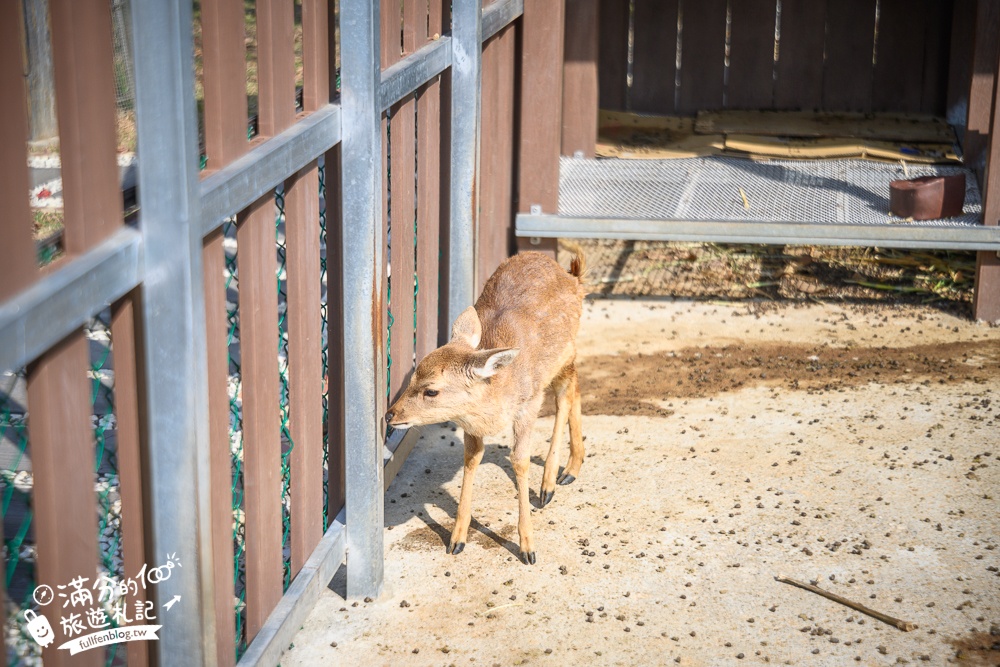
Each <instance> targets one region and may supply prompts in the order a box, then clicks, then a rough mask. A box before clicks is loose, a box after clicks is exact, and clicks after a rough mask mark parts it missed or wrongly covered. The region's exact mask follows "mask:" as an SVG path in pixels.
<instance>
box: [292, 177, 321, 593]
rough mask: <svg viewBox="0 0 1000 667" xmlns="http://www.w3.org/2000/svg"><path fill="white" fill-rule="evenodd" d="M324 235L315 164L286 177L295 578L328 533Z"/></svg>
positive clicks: (293, 566) (293, 571) (293, 557)
mask: <svg viewBox="0 0 1000 667" xmlns="http://www.w3.org/2000/svg"><path fill="white" fill-rule="evenodd" d="M319 238H320V236H319V169H318V167H317V165H316V163H315V162H314V163H312V164H311V165H309V166H308V167H306V168H305V169H303V170H301V171H300V172H299V173H298V174H296V175H295V176H293V177H291V178H289V179H288V180H286V181H285V271H286V273H287V276H288V278H287V281H288V282H287V289H288V292H287V294H288V297H287V298H288V307H287V310H286V317H287V318H288V401H289V417H288V418H289V433H290V435H291V438H292V443H293V447H292V451H291V454H290V455H289V456H290V458H291V460H290V465H291V493H290V495H291V521H292V525H291V551H292V577H293V578H294V577H295V575H296V574H297V573H298V571H299V570H300V569H301V568H302V565H303V564H304V563H305V562H306V560H307V559H308V558H309V554H311V553H312V550H313V549H315V548H316V545H317V544H319V540H320V538H322V537H323V476H322V470H323V401H322V394H323V368H322V366H321V364H320V360H321V358H322V350H323V340H322V328H323V322H322V319H321V317H320V296H321V295H320V287H321V285H320V261H319V260H320V253H319Z"/></svg>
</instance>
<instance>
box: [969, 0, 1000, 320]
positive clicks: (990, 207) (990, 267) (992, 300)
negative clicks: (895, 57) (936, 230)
mask: <svg viewBox="0 0 1000 667" xmlns="http://www.w3.org/2000/svg"><path fill="white" fill-rule="evenodd" d="M992 4H994V5H996V4H998V3H992ZM992 36H993V39H994V40H997V39H1000V33H998V32H997V31H994V32H993V33H992ZM994 48H995V45H994ZM995 58H996V59H995V60H994V61H993V71H994V72H996V73H998V74H997V75H995V76H996V77H1000V53H998V54H997V55H996V56H995ZM997 83H1000V82H998V81H997V80H996V79H995V80H994V85H993V117H992V119H991V121H990V138H989V145H988V148H987V149H986V151H987V155H986V175H985V178H986V183H985V186H986V187H985V192H984V197H983V224H984V225H993V226H995V225H998V224H1000V86H998V85H997ZM972 311H973V315H974V316H975V318H976V319H977V320H986V321H989V322H996V321H1000V255H998V254H997V253H995V252H979V253H977V254H976V292H975V294H974V296H973V300H972Z"/></svg>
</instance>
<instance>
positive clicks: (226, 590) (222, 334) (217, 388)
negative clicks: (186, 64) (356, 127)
mask: <svg viewBox="0 0 1000 667" xmlns="http://www.w3.org/2000/svg"><path fill="white" fill-rule="evenodd" d="M201 17H202V19H201V20H202V24H201V28H202V62H203V67H204V75H203V76H204V89H205V152H206V154H207V155H208V169H206V170H205V171H204V172H202V177H203V178H204V177H205V176H206V175H207V174H208V173H211V172H212V171H214V170H217V169H219V168H221V167H224V166H226V165H227V164H229V163H230V162H232V161H233V160H235V159H236V158H237V157H239V156H240V155H242V154H243V153H244V152H245V151H246V150H247V147H248V142H247V130H246V128H247V93H246V61H245V51H246V47H245V42H244V30H245V26H244V16H243V2H242V0H203V1H202V5H201ZM225 270H226V259H225V250H224V248H223V234H222V230H221V229H218V230H216V231H215V232H213V233H212V234H210V235H209V236H208V237H206V238H205V239H204V242H203V245H202V271H203V273H204V284H205V333H206V346H207V349H208V366H207V368H206V372H207V374H208V376H207V377H208V416H209V427H208V428H209V431H208V432H209V475H210V476H211V479H212V497H211V514H212V516H211V525H212V538H213V544H212V570H213V578H214V579H215V581H216V586H215V597H214V600H213V606H214V609H215V628H216V633H217V638H218V641H216V659H217V661H218V664H220V665H232V664H235V663H236V648H235V644H236V616H235V609H234V605H233V598H234V594H235V591H234V586H232V585H229V584H227V583H225V582H231V581H233V579H234V576H233V574H234V572H233V571H234V569H235V565H234V562H233V491H232V485H233V471H232V455H231V453H230V439H229V417H230V416H229V344H228V336H229V322H228V317H227V310H226V301H227V298H226V287H225V284H226V283H225V280H226V279H225Z"/></svg>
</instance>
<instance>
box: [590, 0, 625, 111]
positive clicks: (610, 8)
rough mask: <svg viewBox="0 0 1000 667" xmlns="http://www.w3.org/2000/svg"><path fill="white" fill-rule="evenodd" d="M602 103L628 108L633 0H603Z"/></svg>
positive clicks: (600, 44) (606, 106)
mask: <svg viewBox="0 0 1000 667" xmlns="http://www.w3.org/2000/svg"><path fill="white" fill-rule="evenodd" d="M599 11H600V28H599V34H598V40H597V41H598V51H599V53H600V56H599V58H598V61H597V62H598V76H597V81H598V91H599V95H598V103H599V106H600V108H602V109H610V110H611V111H625V110H626V109H628V108H629V107H628V104H627V94H628V25H629V0H600V7H599Z"/></svg>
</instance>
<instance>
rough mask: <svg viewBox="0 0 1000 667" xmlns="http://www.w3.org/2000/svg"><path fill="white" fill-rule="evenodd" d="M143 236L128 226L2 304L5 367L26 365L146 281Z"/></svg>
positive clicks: (0, 363)
mask: <svg viewBox="0 0 1000 667" xmlns="http://www.w3.org/2000/svg"><path fill="white" fill-rule="evenodd" d="M141 248H142V236H141V235H140V234H139V232H138V231H136V230H135V229H133V228H131V227H123V228H122V229H119V230H118V231H117V232H115V233H114V234H112V235H111V236H110V237H109V238H107V239H106V240H105V241H103V242H102V243H101V244H100V245H98V246H97V247H95V248H93V249H91V250H89V251H87V252H86V253H84V254H83V255H80V256H79V257H75V258H73V259H71V260H69V261H68V262H66V264H65V265H63V266H60V267H59V268H57V269H56V270H54V271H53V272H52V273H50V274H48V275H45V276H44V277H43V278H41V279H40V280H39V281H38V282H36V283H35V284H34V285H32V286H31V287H29V288H27V289H26V290H24V291H23V292H21V293H20V294H18V295H17V296H15V297H14V298H12V299H9V300H8V301H7V302H5V303H3V304H0V369H4V370H13V369H17V368H20V367H21V366H24V365H25V364H27V363H28V362H30V361H32V360H34V359H35V358H36V357H38V355H40V354H42V353H43V352H45V350H47V349H49V348H50V347H52V346H53V345H55V344H56V343H57V342H59V341H60V340H62V339H63V338H64V337H65V336H67V335H68V334H69V333H71V332H72V331H73V330H74V329H77V328H79V327H81V326H83V325H84V324H86V322H87V320H89V319H90V318H91V317H93V316H94V315H96V314H97V313H99V312H101V311H102V310H104V309H105V308H107V307H108V306H110V305H111V304H112V303H113V302H114V301H116V300H117V299H119V298H121V297H122V296H123V295H125V294H126V293H128V292H129V291H130V290H132V289H133V288H134V287H135V286H136V285H138V284H139V282H140V281H141V280H142V273H143V267H142V259H141Z"/></svg>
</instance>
